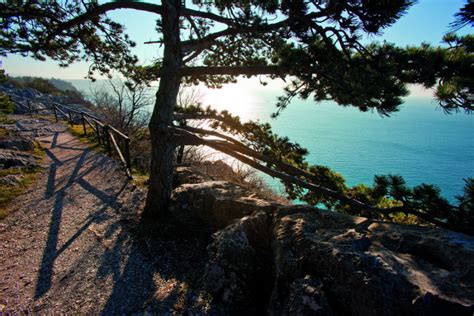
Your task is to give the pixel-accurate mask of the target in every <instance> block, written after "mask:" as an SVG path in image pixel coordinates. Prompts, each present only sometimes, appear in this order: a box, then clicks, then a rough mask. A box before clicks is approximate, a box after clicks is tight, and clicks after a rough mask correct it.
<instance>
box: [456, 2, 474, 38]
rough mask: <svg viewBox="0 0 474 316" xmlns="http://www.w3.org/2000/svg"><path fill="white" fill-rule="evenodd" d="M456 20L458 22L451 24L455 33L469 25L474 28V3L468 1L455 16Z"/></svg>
mask: <svg viewBox="0 0 474 316" xmlns="http://www.w3.org/2000/svg"><path fill="white" fill-rule="evenodd" d="M455 18H456V20H455V21H454V22H453V23H451V27H452V31H453V32H456V31H458V30H460V29H461V28H463V27H465V26H468V25H471V26H474V1H472V0H467V3H466V4H465V5H464V6H463V7H462V8H461V9H460V10H459V12H458V13H456V14H455Z"/></svg>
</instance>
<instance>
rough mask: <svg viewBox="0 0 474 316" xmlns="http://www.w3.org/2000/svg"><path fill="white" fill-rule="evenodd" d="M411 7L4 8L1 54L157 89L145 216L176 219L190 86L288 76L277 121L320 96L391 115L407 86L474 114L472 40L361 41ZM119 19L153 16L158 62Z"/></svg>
mask: <svg viewBox="0 0 474 316" xmlns="http://www.w3.org/2000/svg"><path fill="white" fill-rule="evenodd" d="M413 3H414V1H413V0H383V1H380V0H377V1H375V0H363V1H362V0H349V1H342V0H330V1H320V0H315V1H301V0H297V1H287V0H283V1H277V0H269V1H251V0H248V1H226V0H222V1H215V2H214V1H203V2H202V3H200V4H197V5H193V6H191V7H187V6H186V5H185V1H181V0H163V1H162V2H161V4H154V3H151V2H137V1H128V0H118V1H113V2H107V3H103V4H98V3H97V2H96V1H91V2H89V3H87V2H84V1H79V0H72V1H54V2H49V3H39V4H38V3H33V2H27V3H22V2H20V1H18V2H11V3H1V4H0V18H1V20H0V25H1V30H0V53H1V54H6V53H19V54H24V55H30V56H33V57H34V58H36V59H38V60H44V59H45V57H50V58H53V59H55V60H57V61H59V63H60V65H61V66H67V65H69V64H70V63H71V62H74V61H78V60H86V61H89V62H91V67H90V76H91V77H92V76H93V75H94V73H95V72H99V73H109V72H110V70H111V69H118V70H120V71H122V72H123V73H124V74H126V75H127V76H128V77H133V78H134V79H135V80H137V81H140V80H145V81H147V80H154V79H158V78H159V79H160V84H159V88H158V91H157V94H156V103H155V107H154V110H153V114H152V118H151V121H150V124H149V129H150V135H151V143H152V164H151V170H150V174H151V177H150V182H149V193H148V198H147V204H146V209H145V213H144V215H145V216H147V217H149V218H152V219H156V218H160V217H166V216H167V210H168V200H169V196H170V193H171V183H172V172H173V168H172V155H173V149H174V141H175V139H174V138H173V135H172V133H171V132H170V128H169V127H170V126H172V125H173V111H174V110H175V107H176V98H177V94H178V91H179V89H180V86H181V84H183V83H185V82H186V83H197V82H204V83H206V84H207V85H209V86H214V87H218V86H221V85H222V84H224V83H227V82H233V81H235V80H236V76H238V75H246V76H253V75H260V74H265V75H270V76H271V77H285V78H291V79H290V82H289V84H288V86H287V87H286V88H285V91H284V95H283V96H282V97H281V98H280V100H279V102H278V104H277V111H276V114H278V113H279V111H281V110H282V109H284V108H286V107H287V106H288V104H289V102H290V101H291V99H292V98H294V97H295V96H298V97H301V98H308V97H310V96H311V97H313V98H314V100H315V101H321V100H326V99H332V100H335V101H336V102H337V103H339V104H341V105H344V106H349V105H350V106H355V107H358V108H359V109H360V110H361V111H368V110H376V111H378V112H379V113H380V114H382V115H389V114H390V113H392V112H394V111H397V110H398V106H399V105H400V104H401V103H402V99H401V97H403V96H404V95H406V94H407V93H408V90H407V88H406V84H407V83H419V84H423V85H425V86H427V87H432V86H434V85H435V84H436V83H440V85H439V88H438V92H437V97H438V98H439V100H440V105H441V106H443V107H444V108H446V109H447V110H458V109H464V110H466V111H472V110H473V105H472V88H473V85H472V75H471V74H472V64H473V63H472V61H473V57H472V48H473V47H472V37H470V36H467V37H464V38H457V37H449V38H447V39H446V40H448V41H449V42H450V43H453V44H452V47H451V48H446V49H445V48H438V47H431V46H429V45H422V46H420V47H408V48H400V47H396V46H394V45H392V44H370V45H364V44H362V43H361V39H362V37H363V36H365V35H367V34H378V33H379V32H381V31H382V30H383V29H384V28H386V27H389V26H390V25H392V24H393V23H394V22H395V21H396V20H397V19H398V18H400V16H402V15H403V14H404V13H405V12H406V11H407V10H408V8H409V7H410V6H411V5H412V4H413ZM121 9H129V10H140V11H146V12H150V13H153V14H155V15H156V17H157V24H156V25H157V26H156V30H157V32H158V34H159V35H160V38H159V39H158V40H157V41H156V43H159V44H161V45H163V54H162V59H161V60H159V61H157V62H156V63H155V64H153V65H148V66H138V59H137V58H136V56H133V55H132V54H131V52H130V48H131V47H133V46H134V43H133V42H132V41H131V40H130V38H129V37H128V36H127V35H126V34H125V33H124V27H123V26H122V25H120V24H118V23H116V22H114V21H113V20H111V19H110V18H108V17H107V16H106V13H108V12H111V11H114V10H121ZM131 16H132V15H131ZM283 143H284V142H283ZM280 145H281V144H280ZM293 149H295V148H293ZM296 151H298V148H296ZM295 190H297V189H295Z"/></svg>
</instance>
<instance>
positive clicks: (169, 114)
mask: <svg viewBox="0 0 474 316" xmlns="http://www.w3.org/2000/svg"><path fill="white" fill-rule="evenodd" d="M162 3H163V15H162V28H163V40H164V55H163V65H162V68H161V71H162V73H163V76H162V77H161V80H160V85H159V88H158V92H157V93H156V103H155V107H154V109H153V114H152V117H151V120H150V125H149V129H150V138H151V148H152V151H151V170H150V182H149V185H148V196H147V200H146V206H145V210H144V213H143V216H144V217H145V218H146V219H152V220H157V219H164V218H166V217H167V215H168V203H169V198H170V195H171V189H172V188H171V185H172V177H173V150H174V145H173V144H172V142H171V135H170V133H169V130H168V126H170V125H171V124H172V123H173V110H174V108H175V106H176V98H177V95H178V91H179V86H180V81H181V77H180V75H179V68H180V66H181V61H182V56H181V49H180V39H179V9H180V4H181V1H180V0H178V1H176V0H164V1H163V2H162Z"/></svg>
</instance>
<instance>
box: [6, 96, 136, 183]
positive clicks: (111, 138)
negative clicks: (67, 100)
mask: <svg viewBox="0 0 474 316" xmlns="http://www.w3.org/2000/svg"><path fill="white" fill-rule="evenodd" d="M8 95H9V96H10V100H11V101H13V102H14V103H16V104H17V105H19V106H22V107H26V108H27V110H28V113H29V114H30V115H31V116H33V115H34V113H35V112H36V114H39V112H41V111H53V114H54V118H55V120H56V122H59V117H60V116H62V117H63V118H65V119H66V120H67V121H68V122H69V124H71V126H73V125H74V123H75V122H80V123H82V127H83V130H84V136H86V135H87V125H89V126H90V128H91V129H92V130H93V131H94V133H95V138H96V140H97V142H98V143H99V145H103V146H105V148H106V150H107V153H108V155H109V156H112V154H113V152H114V151H115V153H116V154H117V156H118V157H119V159H120V162H121V163H122V164H123V167H124V169H125V173H126V174H127V177H128V178H129V179H133V176H132V163H131V159H130V138H129V137H128V136H127V135H126V134H125V133H123V132H121V131H119V130H118V129H117V128H115V127H113V126H112V125H108V124H106V123H104V122H102V121H101V119H100V118H98V117H97V116H95V115H92V114H90V113H87V112H84V111H77V110H75V109H73V108H70V107H68V106H66V105H63V104H60V103H57V102H53V101H36V100H33V99H30V98H25V97H19V96H16V95H11V94H8ZM18 100H23V101H26V105H24V104H22V103H21V102H20V101H18ZM33 103H37V104H41V105H42V107H41V108H38V107H33V106H32V104H33ZM45 104H47V105H50V106H45ZM76 118H78V120H75V119H76Z"/></svg>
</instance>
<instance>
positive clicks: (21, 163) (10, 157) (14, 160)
mask: <svg viewBox="0 0 474 316" xmlns="http://www.w3.org/2000/svg"><path fill="white" fill-rule="evenodd" d="M35 167H39V163H38V161H37V160H36V158H35V157H34V156H32V155H31V154H28V153H24V152H21V151H16V150H8V149H3V150H1V151H0V170H1V169H8V168H35Z"/></svg>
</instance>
